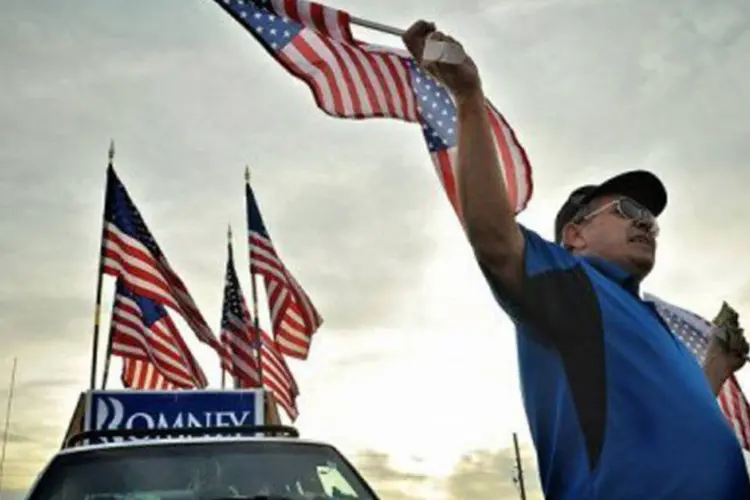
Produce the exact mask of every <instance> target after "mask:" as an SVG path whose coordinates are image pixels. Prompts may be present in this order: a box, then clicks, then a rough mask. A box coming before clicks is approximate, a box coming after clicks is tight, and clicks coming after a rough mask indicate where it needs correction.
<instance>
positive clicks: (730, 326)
mask: <svg viewBox="0 0 750 500" xmlns="http://www.w3.org/2000/svg"><path fill="white" fill-rule="evenodd" d="M744 333H745V332H744V329H743V328H742V327H741V326H740V323H739V315H738V314H737V312H736V311H735V310H734V309H733V308H732V307H731V306H729V304H727V303H726V302H724V303H723V304H722V307H721V311H720V312H719V314H718V315H717V316H716V318H715V319H714V328H713V329H712V330H711V339H710V341H709V345H708V351H707V352H706V362H705V366H706V367H709V366H710V368H711V371H712V372H713V373H714V374H716V376H720V377H722V378H723V379H724V380H726V379H727V378H729V376H731V375H732V374H733V373H734V372H736V371H737V370H739V369H740V368H742V367H743V366H744V365H745V363H746V360H747V355H748V351H750V346H748V342H747V339H745V334H744Z"/></svg>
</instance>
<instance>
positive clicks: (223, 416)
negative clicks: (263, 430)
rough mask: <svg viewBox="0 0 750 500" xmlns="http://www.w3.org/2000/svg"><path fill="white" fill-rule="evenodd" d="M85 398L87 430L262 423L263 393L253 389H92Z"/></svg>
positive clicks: (250, 424)
mask: <svg viewBox="0 0 750 500" xmlns="http://www.w3.org/2000/svg"><path fill="white" fill-rule="evenodd" d="M87 399H88V400H87V404H86V418H85V427H86V428H85V430H87V431H91V430H105V429H118V430H119V429H181V428H185V427H237V426H252V425H263V392H262V391H260V390H254V389H245V390H228V391H223V390H217V391H210V390H209V391H206V390H178V391H141V390H138V391H136V390H118V391H106V390H101V391H97V390H95V391H89V393H88V395H87ZM213 434H214V435H215V434H216V433H213ZM112 440H115V441H120V439H112ZM97 441H99V440H97ZM102 441H109V439H103V440H102Z"/></svg>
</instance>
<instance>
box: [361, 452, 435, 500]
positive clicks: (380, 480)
mask: <svg viewBox="0 0 750 500" xmlns="http://www.w3.org/2000/svg"><path fill="white" fill-rule="evenodd" d="M354 461H355V463H356V467H357V470H358V471H359V472H360V473H361V474H362V475H363V476H364V477H365V479H366V480H367V482H368V483H371V486H372V487H373V489H375V491H376V493H377V494H378V496H380V497H382V498H388V499H391V500H418V499H419V498H421V497H419V496H415V495H413V494H411V493H409V491H410V490H411V491H414V490H415V489H416V488H418V487H419V486H423V485H424V484H425V483H428V482H429V478H428V476H426V475H423V474H415V473H410V472H404V471H401V470H398V469H397V468H395V467H393V465H391V462H390V457H389V456H388V454H386V453H382V452H379V451H375V450H364V451H361V452H360V453H358V454H357V456H356V457H355V459H354Z"/></svg>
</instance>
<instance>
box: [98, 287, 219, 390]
mask: <svg viewBox="0 0 750 500" xmlns="http://www.w3.org/2000/svg"><path fill="white" fill-rule="evenodd" d="M110 353H111V354H112V355H115V356H120V357H122V358H123V359H124V361H125V363H124V367H123V376H122V379H123V383H124V384H126V387H133V388H139V389H146V388H152V389H155V388H159V387H160V386H162V387H163V386H166V385H167V384H169V385H170V386H172V387H180V388H194V387H205V386H206V385H207V381H206V376H205V374H204V373H203V370H201V368H200V366H199V365H198V362H197V361H196V360H195V358H194V357H193V355H192V353H191V352H190V349H189V348H188V346H187V344H185V341H184V340H183V338H182V336H181V335H180V332H179V331H177V327H176V326H175V324H174V323H173V322H172V319H171V318H170V317H169V314H167V310H166V309H165V308H164V307H163V306H162V305H160V304H158V303H156V302H154V301H153V300H150V299H148V298H145V297H140V296H138V295H136V294H134V293H133V292H131V291H130V290H129V289H128V288H127V287H126V286H125V284H124V282H123V281H122V280H117V284H116V291H115V299H114V305H113V307H112V321H111V324H110Z"/></svg>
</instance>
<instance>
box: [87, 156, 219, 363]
mask: <svg viewBox="0 0 750 500" xmlns="http://www.w3.org/2000/svg"><path fill="white" fill-rule="evenodd" d="M101 251H102V256H103V269H102V271H103V272H104V273H105V274H109V275H112V276H115V277H117V278H119V279H122V280H123V281H124V282H125V284H126V285H127V287H128V289H130V290H132V291H133V292H134V293H136V294H137V295H139V296H141V297H145V298H149V299H151V300H153V301H155V302H157V303H158V304H161V305H164V306H167V307H170V308H171V309H173V310H175V311H177V312H178V313H179V314H180V315H181V316H182V317H183V318H184V319H185V321H186V322H187V324H188V325H189V326H190V328H191V329H192V330H193V331H194V332H195V334H196V335H197V336H198V338H199V339H200V340H201V341H202V342H204V343H206V344H208V345H210V346H211V347H212V348H214V349H215V350H216V351H217V352H219V353H220V352H221V344H220V343H219V341H218V340H217V339H216V337H215V336H214V334H213V332H212V331H211V328H210V327H209V326H208V324H207V323H206V320H205V319H204V318H203V315H202V314H201V312H200V311H199V310H198V306H197V305H196V304H195V301H194V300H193V298H192V297H191V295H190V292H188V289H187V287H186V286H185V284H184V283H183V282H182V280H181V279H180V277H179V276H177V274H176V273H175V272H174V271H173V270H172V267H171V266H170V264H169V262H168V261H167V258H166V257H165V256H164V254H163V253H162V251H161V249H160V248H159V245H158V244H157V243H156V241H155V240H154V237H153V236H152V235H151V232H150V231H149V229H148V227H147V226H146V223H145V222H144V220H143V218H142V217H141V214H140V213H139V212H138V209H137V208H136V207H135V205H134V204H133V201H132V200H131V199H130V195H129V194H128V192H127V190H126V189H125V186H124V185H123V184H122V182H120V179H119V178H118V177H117V174H116V173H115V171H114V168H112V165H109V167H108V168H107V194H106V200H105V210H104V235H103V238H102V249H101Z"/></svg>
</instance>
